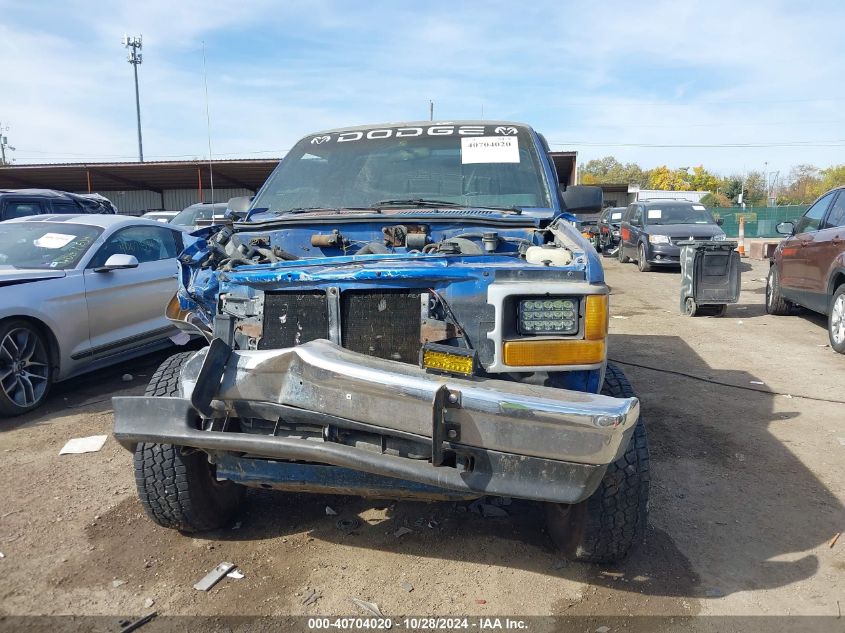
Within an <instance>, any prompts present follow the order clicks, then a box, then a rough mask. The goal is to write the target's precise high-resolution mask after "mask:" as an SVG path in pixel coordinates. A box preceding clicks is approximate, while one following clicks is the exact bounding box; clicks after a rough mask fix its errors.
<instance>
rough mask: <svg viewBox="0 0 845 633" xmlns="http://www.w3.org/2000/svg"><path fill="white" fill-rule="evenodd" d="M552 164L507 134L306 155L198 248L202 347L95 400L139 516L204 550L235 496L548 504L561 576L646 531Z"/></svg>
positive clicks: (183, 312) (454, 127) (349, 131)
mask: <svg viewBox="0 0 845 633" xmlns="http://www.w3.org/2000/svg"><path fill="white" fill-rule="evenodd" d="M601 206H602V195H601V190H600V189H598V188H595V187H578V186H570V187H568V188H567V189H565V190H564V189H562V188H561V187H560V186H559V183H558V180H557V176H556V173H555V170H554V167H553V164H552V162H551V160H550V158H549V156H548V146H547V144H546V142H545V140H544V139H543V137H542V136H540V135H539V134H537V133H536V132H535V131H534V130H532V129H531V128H530V127H528V126H526V125H522V124H519V123H511V122H491V121H463V122H443V123H440V122H430V121H427V122H419V123H417V122H413V123H402V124H388V125H375V126H363V127H351V128H342V129H336V130H328V131H324V132H318V133H316V134H310V135H308V136H306V137H305V138H303V139H302V140H301V141H299V142H298V143H297V144H296V145H295V146H294V148H293V149H292V150H291V151H290V152H289V153H288V155H287V156H286V157H285V158H284V159H283V160H282V161H281V163H280V164H279V166H278V167H277V169H276V170H275V171H274V172H273V173H272V174H271V176H270V177H269V179H268V180H267V182H266V183H265V184H264V186H263V187H262V188H261V190H260V191H259V192H258V194H257V195H256V196H255V198H254V200H252V202H251V206H250V208H249V211H248V213H247V215H246V217H245V218H243V220H242V221H236V222H235V223H234V224H233V225H232V226H230V227H219V226H217V227H210V228H207V229H203V230H201V231H199V232H195V233H194V235H199V236H201V237H202V239H200V240H199V241H198V242H197V243H195V244H194V245H192V246H191V247H189V248H188V249H186V250H185V251H184V252H183V253H182V254H181V256H180V262H181V287H180V289H179V292H178V294H177V296H176V297H175V298H174V300H173V301H171V303H170V305H169V307H168V316H169V317H170V319H171V320H172V322H173V323H175V324H177V325H178V326H179V327H181V328H182V329H184V330H185V331H187V332H190V333H192V334H200V335H202V336H204V337H205V338H206V339H207V340H208V342H209V345H208V346H207V347H205V348H204V349H202V350H200V351H197V352H185V353H181V354H177V355H175V356H173V357H172V358H170V359H168V360H167V361H166V362H165V363H164V364H163V365H162V367H161V368H160V369H159V371H158V372H157V373H156V374H155V376H154V377H153V379H152V381H151V383H150V386H149V389H148V391H147V394H148V395H146V396H144V397H121V398H115V399H114V411H115V427H114V435H115V437H116V438H117V440H118V441H119V442H120V443H121V444H122V445H123V446H125V447H126V448H128V449H129V450H131V451H133V452H134V454H135V475H136V481H137V483H138V492H139V495H140V498H141V501H142V503H143V505H144V507H145V509H146V511H147V514H148V515H149V516H150V517H151V518H152V520H153V521H155V522H157V523H159V524H160V525H163V526H167V527H171V528H176V529H179V530H183V531H188V532H190V531H200V530H208V529H215V528H219V527H221V526H223V525H225V524H227V523H228V522H230V521H233V520H234V519H235V517H236V515H237V512H238V508H239V505H240V502H241V499H242V496H243V491H244V488H245V487H263V488H276V489H280V490H294V491H312V492H318V493H326V492H329V493H340V494H360V495H362V496H374V497H378V498H417V499H429V500H436V499H440V500H444V499H452V500H471V499H477V498H480V497H484V496H485V495H495V496H506V497H515V498H521V499H529V500H533V501H537V502H542V503H545V504H546V506H547V512H548V526H549V533H550V534H551V536H552V538H553V539H554V541H555V542H556V543H557V544H558V545H559V546H560V547H561V548H562V549H563V551H564V552H565V553H567V554H568V555H570V556H571V557H573V558H575V559H578V560H584V561H594V562H607V561H614V560H619V559H620V558H622V557H624V556H625V555H626V554H627V553H628V552H629V551H630V549H631V548H632V547H633V546H634V544H635V543H636V542H637V541H638V540H640V539H641V538H642V536H643V533H644V527H645V524H646V503H647V499H648V468H649V461H648V448H647V445H646V435H645V429H644V427H643V423H642V420H641V419H640V416H639V408H640V407H639V401H638V399H637V398H636V397H635V395H634V393H633V391H632V390H631V386H630V384H629V383H628V381H627V380H626V379H625V376H624V375H623V373H622V372H621V370H619V368H617V367H615V366H612V365H608V363H607V329H608V287H607V285H606V284H605V282H604V275H603V271H602V267H601V262H600V260H599V256H598V254H597V253H596V251H595V249H594V248H592V246H591V245H590V244H589V243H588V241H587V240H586V239H585V238H584V237H583V236H582V235H581V234H580V233H579V231H578V229H577V228H576V225H577V219H576V215H575V214H584V213H598V212H599V211H600V210H601Z"/></svg>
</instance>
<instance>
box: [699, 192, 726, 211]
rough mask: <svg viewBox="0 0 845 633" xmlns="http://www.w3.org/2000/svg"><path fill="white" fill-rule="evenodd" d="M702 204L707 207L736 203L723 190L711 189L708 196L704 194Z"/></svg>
mask: <svg viewBox="0 0 845 633" xmlns="http://www.w3.org/2000/svg"><path fill="white" fill-rule="evenodd" d="M701 204H703V205H704V206H705V207H732V206H733V204H734V203H733V200H731V199H730V198H728V197H727V196H726V195H725V194H723V193H722V192H721V191H717V192H712V191H711V192H710V193H708V194H707V195H706V196H702V198H701Z"/></svg>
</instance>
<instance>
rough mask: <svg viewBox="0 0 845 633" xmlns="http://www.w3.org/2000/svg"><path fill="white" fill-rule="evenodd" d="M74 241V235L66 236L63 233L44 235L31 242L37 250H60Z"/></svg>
mask: <svg viewBox="0 0 845 633" xmlns="http://www.w3.org/2000/svg"><path fill="white" fill-rule="evenodd" d="M75 239H76V236H75V235H66V234H65V233H45V234H44V235H42V236H41V237H39V238H38V239H37V240H35V241H33V244H35V245H36V246H37V247H38V248H61V247H62V246H67V245H68V244H70V243H71V242H72V241H73V240H75Z"/></svg>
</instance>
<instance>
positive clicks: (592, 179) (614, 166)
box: [578, 156, 647, 187]
mask: <svg viewBox="0 0 845 633" xmlns="http://www.w3.org/2000/svg"><path fill="white" fill-rule="evenodd" d="M578 172H579V178H578V181H579V182H581V183H583V184H585V185H594V184H601V183H614V184H620V183H624V184H628V185H638V186H640V187H643V186H645V183H646V181H647V176H646V175H645V173H644V172H643V170H642V168H641V167H640V166H639V165H637V164H636V163H625V164H623V163H620V162H619V161H618V160H616V158H614V157H613V156H605V157H604V158H594V159H593V160H591V161H589V162H588V163H586V164H585V165H582V166H581V167H580V168H579V169H578Z"/></svg>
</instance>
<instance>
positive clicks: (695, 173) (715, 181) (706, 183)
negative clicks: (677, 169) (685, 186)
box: [689, 165, 719, 192]
mask: <svg viewBox="0 0 845 633" xmlns="http://www.w3.org/2000/svg"><path fill="white" fill-rule="evenodd" d="M689 182H690V185H691V186H692V189H693V190H695V191H713V192H715V191H716V190H717V189H718V188H719V178H718V177H716V176H715V175H713V174H711V173H710V172H709V171H707V170H706V169H704V165H699V166H698V167H693V168H692V176H691V177H690V181H689Z"/></svg>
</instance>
